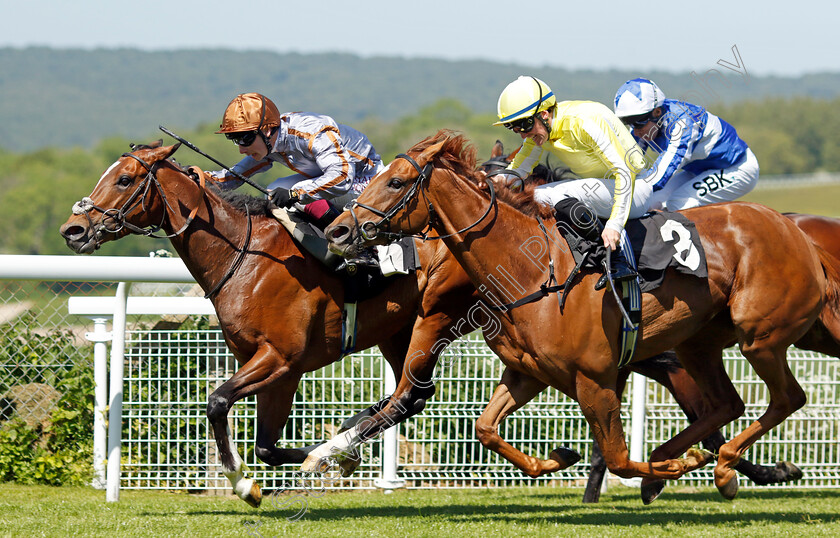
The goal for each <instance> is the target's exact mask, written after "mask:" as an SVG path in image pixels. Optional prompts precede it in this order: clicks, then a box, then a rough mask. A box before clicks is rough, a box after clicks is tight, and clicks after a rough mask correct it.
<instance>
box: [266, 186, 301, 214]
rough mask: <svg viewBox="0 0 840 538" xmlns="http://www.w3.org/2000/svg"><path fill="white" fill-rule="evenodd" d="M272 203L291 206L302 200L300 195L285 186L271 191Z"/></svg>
mask: <svg viewBox="0 0 840 538" xmlns="http://www.w3.org/2000/svg"><path fill="white" fill-rule="evenodd" d="M269 198H270V199H271V203H272V204H274V205H275V206H277V207H284V208H287V209H288V208H290V207H292V206H293V205H295V204H296V203H298V202H299V201H300V196H298V194H297V193H293V192H292V191H290V190H288V189H284V188H283V187H278V188H276V189H274V190H273V191H271V194H270V195H269Z"/></svg>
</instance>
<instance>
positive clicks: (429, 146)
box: [325, 131, 475, 256]
mask: <svg viewBox="0 0 840 538" xmlns="http://www.w3.org/2000/svg"><path fill="white" fill-rule="evenodd" d="M465 141H466V139H465V138H464V137H463V136H460V135H457V136H453V135H452V134H451V133H449V132H448V131H440V132H438V133H437V135H435V136H432V137H428V138H426V139H424V140H422V141H421V142H419V143H418V144H416V145H415V146H414V147H412V148H411V149H410V150H408V152H407V153H405V154H400V155H398V156H397V158H396V159H395V160H394V162H392V163H391V164H390V165H389V166H388V167H387V168H386V169H385V170H384V171H382V172H381V173H380V174H378V175H377V176H376V177H375V178H374V179H373V180H372V181H371V182H370V184H368V186H367V187H366V188H365V190H364V192H363V193H362V194H361V196H359V198H357V199H356V201H355V202H353V203H352V204H350V207H349V208H348V209H347V210H345V212H344V213H343V214H342V215H341V216H340V217H338V218H337V219H336V220H335V221H333V224H332V225H330V226H329V227H328V228H327V229H326V231H325V234H326V236H327V239H328V240H329V241H330V249H331V250H332V251H333V252H335V253H337V254H340V255H343V256H351V255H354V254H356V253H357V252H358V251H359V250H360V249H362V248H364V247H366V246H371V245H384V244H386V243H388V242H390V241H393V240H395V239H398V238H400V237H404V236H406V235H415V234H421V233H422V232H423V231H424V230H425V229H427V228H429V227H430V223H431V222H432V221H433V219H434V218H435V214H434V206H433V204H431V203H429V201H428V199H427V190H428V186H429V182H430V181H431V179H432V175H434V174H438V173H441V172H446V171H447V170H452V171H455V172H457V173H458V174H466V175H469V176H470V177H471V176H472V175H474V174H475V150H474V149H473V148H472V147H471V146H466V145H465ZM424 236H425V234H424Z"/></svg>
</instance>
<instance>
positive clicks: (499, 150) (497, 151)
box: [490, 140, 505, 159]
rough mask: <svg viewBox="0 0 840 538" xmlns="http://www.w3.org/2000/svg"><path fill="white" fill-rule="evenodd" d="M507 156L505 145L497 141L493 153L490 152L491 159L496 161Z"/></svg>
mask: <svg viewBox="0 0 840 538" xmlns="http://www.w3.org/2000/svg"><path fill="white" fill-rule="evenodd" d="M504 154H505V145H504V144H502V141H501V140H496V143H495V144H493V151H491V152H490V158H491V159H495V158H496V157H501V156H502V155H504Z"/></svg>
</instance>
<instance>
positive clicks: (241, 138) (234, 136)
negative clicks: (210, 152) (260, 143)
mask: <svg viewBox="0 0 840 538" xmlns="http://www.w3.org/2000/svg"><path fill="white" fill-rule="evenodd" d="M225 138H227V139H228V140H232V141H233V143H234V144H236V145H237V146H242V147H247V146H250V145H251V144H253V143H254V140H256V139H257V131H246V132H244V133H225Z"/></svg>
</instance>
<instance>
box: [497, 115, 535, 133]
mask: <svg viewBox="0 0 840 538" xmlns="http://www.w3.org/2000/svg"><path fill="white" fill-rule="evenodd" d="M535 117H536V116H528V117H527V118H521V119H518V120H516V121H511V122H508V123H505V124H504V126H505V128H506V129H510V130H511V131H513V132H514V133H525V134H528V133H530V132H531V129H533V128H534V123H535V121H536V120H535V119H534V118H535Z"/></svg>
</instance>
